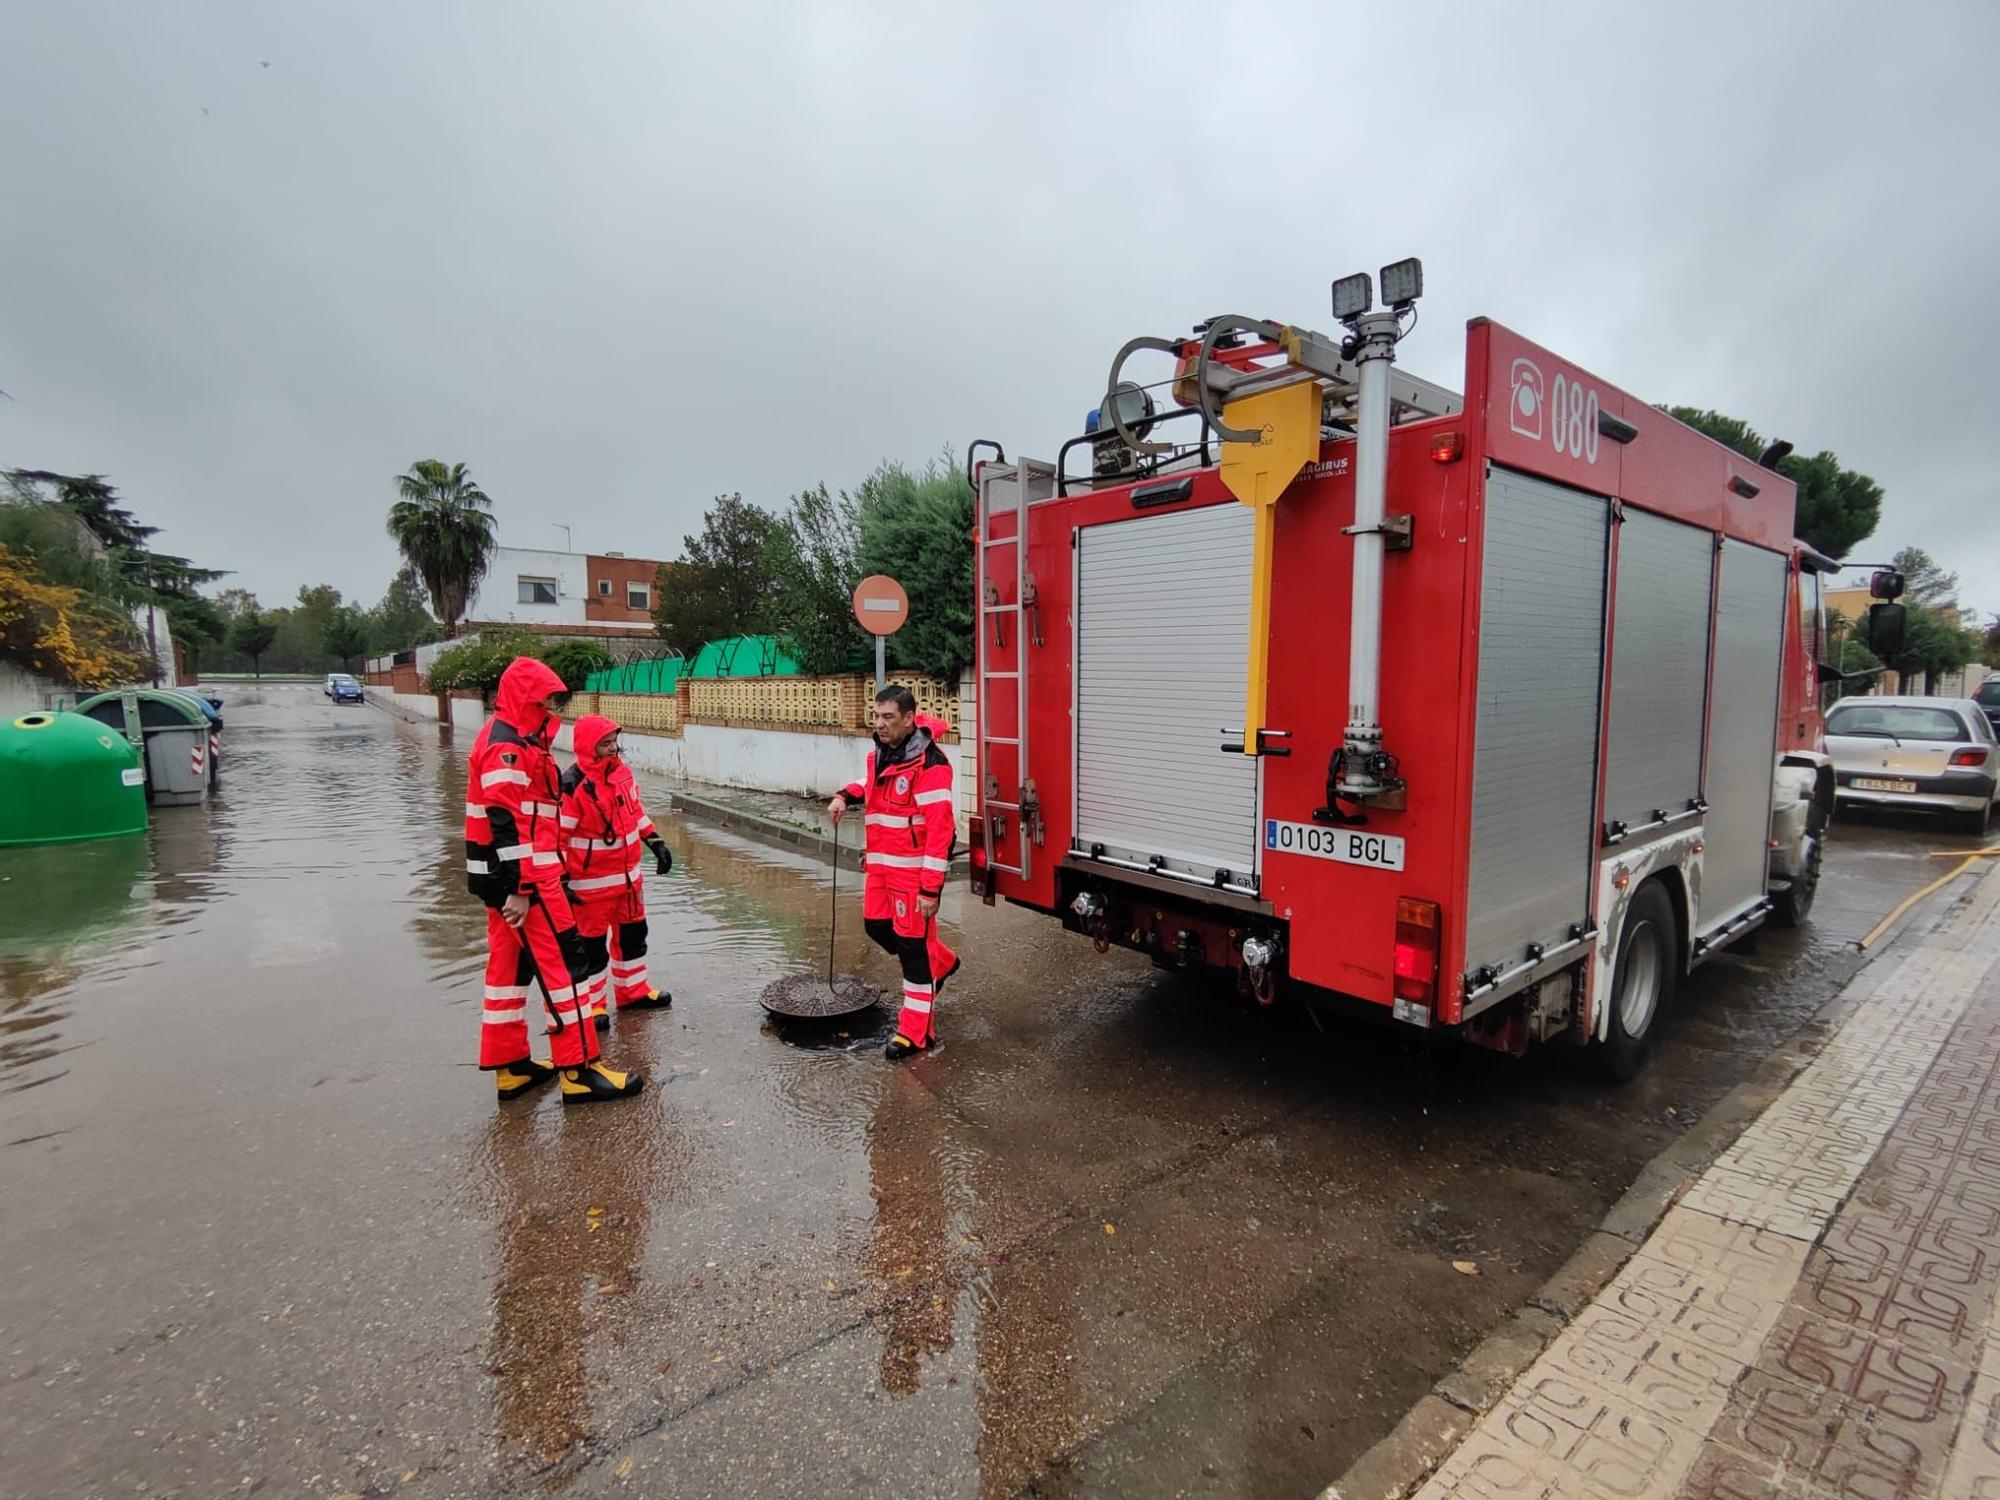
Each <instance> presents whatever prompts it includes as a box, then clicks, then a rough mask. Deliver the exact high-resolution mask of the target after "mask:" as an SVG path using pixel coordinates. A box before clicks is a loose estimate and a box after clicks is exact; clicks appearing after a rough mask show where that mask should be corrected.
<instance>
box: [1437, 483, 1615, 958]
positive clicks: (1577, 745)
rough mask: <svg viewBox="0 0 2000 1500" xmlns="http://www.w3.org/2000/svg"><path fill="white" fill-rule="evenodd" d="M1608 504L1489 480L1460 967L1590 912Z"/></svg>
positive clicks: (1560, 936)
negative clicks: (1468, 868)
mask: <svg viewBox="0 0 2000 1500" xmlns="http://www.w3.org/2000/svg"><path fill="white" fill-rule="evenodd" d="M1609 525H1610V507H1609V505H1608V504H1607V502H1605V501H1604V500H1601V499H1599V498H1597V497H1596V496H1593V495H1586V494H1583V493H1581V492H1579V491H1576V490H1570V489H1565V488H1563V487H1562V486H1560V485H1553V484H1547V483H1544V482H1542V481H1541V480H1536V479H1528V478H1526V477H1524V476H1522V475H1519V474H1514V473H1510V472H1508V471H1506V470H1503V469H1495V470H1494V471H1493V472H1492V474H1491V475H1490V476H1489V477H1488V479H1487V482H1486V537H1485V546H1484V567H1483V570H1482V573H1483V583H1482V588H1481V596H1480V604H1479V621H1480V626H1479V691H1478V710H1477V713H1478V718H1477V723H1476V725H1475V728H1474V757H1475V759H1474V766H1473V786H1472V850H1471V874H1470V878H1469V880H1468V888H1467V892H1466V908H1465V909H1466V964H1467V966H1468V968H1469V969H1473V970H1477V969H1480V968H1482V967H1488V966H1490V967H1492V968H1494V969H1497V970H1503V971H1504V970H1507V969H1510V968H1512V967H1514V966H1515V965H1517V964H1519V963H1520V962H1521V961H1522V960H1523V958H1524V957H1525V956H1526V954H1527V951H1528V945H1529V944H1531V943H1538V944H1541V945H1542V946H1543V947H1544V948H1555V947H1558V946H1559V945H1561V944H1563V943H1565V942H1567V941H1568V940H1569V932H1570V928H1571V926H1572V925H1573V924H1575V923H1577V922H1580V921H1582V920H1584V917H1585V915H1586V914H1587V913H1588V911H1589V909H1590V877H1591V870H1592V865H1593V862H1592V859H1591V852H1592V849H1593V847H1594V844H1595V839H1594V837H1593V835H1594V833H1595V828H1594V815H1595V806H1596V801H1597V796H1596V790H1597V736H1598V698H1599V684H1600V682H1601V680H1602V674H1603V653H1604V559H1605V544H1606V533H1607V530H1608V528H1609Z"/></svg>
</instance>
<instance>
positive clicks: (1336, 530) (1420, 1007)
mask: <svg viewBox="0 0 2000 1500" xmlns="http://www.w3.org/2000/svg"><path fill="white" fill-rule="evenodd" d="M1420 291H1421V268H1420V267H1419V266H1418V265H1417V263H1416V262H1414V261H1406V262H1399V263H1398V264H1396V265H1394V266H1390V267H1385V268H1384V271H1383V296H1384V301H1385V302H1386V303H1388V304H1389V305H1388V306H1386V307H1384V308H1381V309H1379V310H1377V309H1375V308H1374V307H1373V306H1372V303H1373V289H1372V286H1371V285H1370V283H1369V279H1368V278H1367V277H1366V276H1361V277H1349V278H1346V279H1345V280H1343V281H1342V282H1338V283H1336V284H1335V289H1334V292H1335V294H1334V312H1335V315H1336V316H1337V317H1338V318H1340V319H1341V321H1342V322H1343V323H1344V324H1345V325H1346V333H1345V335H1344V336H1342V337H1339V338H1329V337H1327V336H1325V335H1322V334H1318V333H1314V332H1311V331H1309V330H1306V329H1302V328H1297V327H1293V326H1290V325H1284V324H1276V323H1271V322H1266V321H1263V320H1257V319H1249V318H1240V317H1224V318H1216V319H1211V320H1209V321H1208V322H1206V323H1204V324H1202V325H1199V326H1198V327H1197V329H1196V332H1195V334H1194V336H1192V337H1189V338H1186V339H1134V340H1132V341H1131V342H1130V343H1129V344H1127V345H1126V347H1125V348H1124V349H1123V350H1121V351H1120V353H1119V355H1118V358H1117V359H1116V360H1115V361H1114V363H1113V365H1112V370H1111V378H1110V380H1109V382H1108V389H1107V392H1106V395H1105V398H1104V401H1103V403H1102V405H1101V406H1100V407H1099V408H1098V411H1097V412H1095V413H1093V414H1092V415H1093V423H1092V429H1091V430H1090V431H1089V432H1087V433H1086V434H1084V435H1083V436H1081V437H1079V438H1076V439H1073V440H1072V441H1071V442H1070V443H1068V444H1066V445H1065V446H1064V448H1063V449H1062V451H1061V452H1060V453H1059V454H1058V456H1057V458H1056V460H1055V461H1053V462H1037V461H1033V460H1017V461H1013V462H1009V461H1007V460H1006V458H1005V455H1004V453H1001V452H1000V450H999V449H998V447H997V445H993V444H975V445H974V456H975V458H976V456H977V455H978V454H979V452H980V451H981V450H982V449H992V450H993V452H994V454H995V455H996V456H994V457H991V458H987V459H984V460H981V461H976V462H969V464H968V477H969V478H970V479H971V481H972V483H973V486H974V489H975V490H976V492H977V494H978V532H977V547H978V558H977V571H976V577H977V590H978V601H977V605H978V621H979V644H978V653H977V654H978V698H977V703H976V705H975V713H976V719H977V735H976V745H977V756H978V766H977V769H978V778H979V784H980V789H981V795H980V809H979V819H978V822H977V823H976V825H975V826H974V827H973V829H972V831H971V832H972V852H973V880H974V882H975V885H976V887H977V888H978V889H979V890H980V892H981V894H983V895H984V896H985V898H986V899H987V900H988V901H991V900H993V899H995V898H999V897H1004V898H1005V899H1007V900H1008V901H1011V902H1014V903H1017V904H1019V905H1022V906H1026V907H1032V908H1035V909H1037V910H1040V911H1044V912H1047V913H1049V914H1051V915H1054V916H1057V917H1059V918H1061V919H1062V920H1063V921H1064V922H1065V923H1066V924H1067V925H1069V926H1070V927H1072V928H1073V929H1075V930H1077V931H1079V932H1082V933H1084V934H1087V935H1089V936H1091V937H1093V938H1094V939H1096V941H1097V944H1098V946H1099V948H1100V950H1102V949H1104V948H1106V947H1108V946H1109V945H1112V944H1117V945H1119V946H1122V947H1128V948H1133V949H1136V950H1138V951H1141V952H1145V953H1148V954H1150V955H1152V957H1153V958H1154V959H1155V961H1157V962H1159V963H1162V964H1167V965H1173V966H1179V967H1186V968H1207V969H1216V970H1233V971H1235V972H1236V974H1237V976H1238V980H1239V982H1240V983H1241V984H1242V985H1243V986H1244V987H1246V988H1247V989H1249V990H1250V991H1252V992H1253V993H1255V994H1256V995H1257V996H1258V997H1259V998H1260V999H1264V1000H1269V999H1271V998H1273V997H1274V996H1275V995H1276V994H1277V993H1278V992H1279V990H1280V989H1282V988H1286V987H1290V988H1294V989H1299V990H1302V991H1304V992H1306V993H1307V994H1309V995H1310V996H1311V997H1312V998H1315V999H1320V1000H1325V999H1328V998H1332V997H1347V998H1348V999H1350V1000H1352V1001H1358V1002H1361V1003H1363V1004H1365V1005H1373V1006H1380V1007H1383V1008H1384V1009H1386V1010H1389V1011H1391V1012H1392V1013H1393V1015H1394V1017H1395V1018H1396V1019H1398V1020H1400V1021H1404V1022H1408V1023H1411V1024H1414V1025H1418V1026H1424V1027H1430V1028H1435V1029H1438V1030H1442V1031H1448V1032H1451V1033H1453V1034H1456V1035H1460V1036H1462V1037H1464V1038H1466V1039H1468V1040H1471V1041H1474V1042H1478V1043H1480V1044H1482V1045H1486V1046H1492V1047H1498V1048H1502V1049H1506V1050H1510V1051H1519V1050H1522V1049H1524V1048H1525V1047H1526V1045H1527V1044H1528V1042H1529V1041H1531V1040H1534V1039H1538V1038H1546V1037H1551V1036H1566V1037H1569V1038H1570V1039H1572V1040H1574V1041H1577V1042H1594V1043H1597V1044H1599V1046H1600V1047H1601V1049H1602V1055H1603V1060H1604V1062H1605V1064H1606V1066H1607V1067H1608V1068H1609V1069H1610V1071H1612V1072H1613V1073H1614V1074H1616V1075H1618V1076H1630V1075H1631V1074H1632V1073H1634V1072H1636V1071H1637V1070H1638V1068H1639V1067H1640V1066H1642V1065H1643V1063H1644V1062H1645V1060H1646V1058H1647V1056H1648V1055H1649V1053H1650V1051H1651V1048H1652V1045H1653V1042H1654V1039H1655V1036H1656V1034H1657V1025H1656V1023H1657V1020H1658V1017H1659V1014H1660V1012H1661V1009H1662V1008H1663V1006H1664V1005H1665V1004H1666V1003H1668V1002H1669V1001H1670V999H1671V997H1672V994H1673V990H1674V986H1675V982H1676V979H1677V977H1678V976H1679V975H1680V974H1682V973H1684V972H1685V971H1686V970H1687V969H1689V968H1691V967H1692V966H1694V965H1696V964H1699V963H1700V962H1702V960H1704V959H1705V958H1707V957H1709V956H1710V955H1712V954H1713V953H1715V952H1717V951H1718V950H1719V949H1721V948H1722V947H1723V946H1725V945H1726V944H1728V943H1730V942H1732V941H1734V940H1735V939H1737V938H1739V937H1742V936H1743V935H1744V934H1746V933H1748V932H1750V931H1752V930H1753V929H1754V928H1756V927H1757V926H1758V925H1760V924H1761V923H1763V922H1765V921H1766V920H1769V919H1772V918H1776V919H1778V920H1780V921H1783V922H1797V921H1798V920H1799V919H1800V918H1801V917H1802V916H1803V915H1804V913H1805V910H1806V908H1807V907H1808V906H1809V905H1810V903H1811V900H1812V896H1813V891H1814V887H1815V885H1816V882H1817V877H1818V871H1819V861H1820V842H1821V839H1822V837H1823V835H1824V831H1825V828H1826V824H1827V820H1828V818H1829V817H1830V816H1831V813H1832V807H1833V776H1832V770H1831V766H1830V764H1829V762H1828V759H1827V756H1826V753H1825V746H1824V742H1823V735H1822V729H1821V719H1820V713H1819V690H1818V667H1817V655H1818V648H1819V640H1820V635H1821V619H1822V616H1821V611H1820V578H1821V575H1823V574H1824V573H1826V572H1829V571H1831V570H1832V569H1833V567H1834V564H1833V563H1832V562H1830V561H1829V560H1828V559H1825V558H1823V557H1820V556H1819V555H1818V554H1816V553H1814V552H1813V551H1812V550H1811V549H1810V548H1808V547H1806V546H1804V545H1802V544H1800V543H1798V542H1796V541H1794V540H1793V538H1792V525H1793V512H1794V508H1795V503H1796V496H1795V492H1794V487H1793V485H1792V484H1791V482H1790V481H1789V480H1787V479H1785V478H1784V477H1783V476H1782V475H1780V474H1779V473H1777V472H1776V471H1775V470H1774V469H1772V468H1767V467H1763V466H1761V465H1759V464H1758V463H1755V462H1753V461H1751V460H1748V459H1746V458H1744V457H1743V456H1742V455H1740V454H1737V453H1735V452H1733V451H1731V450H1729V449H1727V448H1725V447H1723V446H1721V445H1720V444H1718V443H1715V442H1712V441H1711V440H1709V439H1708V438H1707V437H1705V436H1703V435H1702V434H1700V433H1698V432H1695V431H1694V430H1693V429H1691V428H1689V427H1686V426H1684V425H1683V424H1681V423H1678V422H1676V421H1674V420H1673V419H1672V418H1671V417H1668V416H1667V415H1666V414H1665V413H1663V412H1660V411H1657V410H1655V409H1653V408H1652V407H1650V406H1648V405H1647V404H1646V403H1644V402H1642V401H1640V400H1638V399H1636V398H1634V397H1632V396H1629V395H1627V394H1626V393H1624V392H1623V391H1620V390H1618V389H1617V388H1616V387H1614V386H1612V385H1609V384H1608V383H1606V382H1605V381H1603V380H1600V379H1599V378H1598V377H1596V376H1594V375H1592V374H1590V373H1589V372H1587V371H1584V370H1581V369H1579V368H1577V367H1576V366H1575V365H1572V364H1570V363H1569V362H1568V361H1566V360H1563V359H1561V358H1559V357H1558V356H1556V355H1554V354H1552V353H1550V352H1549V351H1548V350H1546V349H1543V348H1541V347H1539V346H1537V345H1535V344H1532V343H1530V342H1528V341H1527V340H1526V339H1524V338H1522V337H1521V336H1520V335H1518V334H1515V333H1513V332H1510V331H1509V330H1507V329H1505V328H1503V327H1501V326H1499V325H1498V324H1496V323H1493V322H1490V321H1488V320H1486V319H1483V318H1482V319H1475V320H1474V321H1473V322H1472V323H1471V324H1470V325H1469V326H1468V329H1467V337H1466V364H1465V393H1464V396H1463V397H1462V398H1461V397H1460V396H1459V395H1457V394H1456V393H1454V392H1451V391H1448V390H1445V389H1444V388H1442V387H1439V386H1435V385H1431V384H1430V383H1428V382H1425V381H1421V380H1417V379H1414V378H1412V377H1410V376H1407V375H1405V374H1404V373H1403V372H1401V371H1399V370H1397V369H1396V368H1395V364H1394V359H1395V350H1396V343H1397V339H1398V338H1399V337H1400V335H1401V332H1402V331H1403V330H1404V328H1405V327H1406V325H1407V323H1408V321H1409V319H1410V317H1411V314H1412V310H1413V305H1414V303H1415V301H1416V299H1417V296H1418V295H1419V293H1420ZM1144 351H1152V352H1155V353H1158V354H1163V355H1166V356H1168V357H1169V358H1171V360H1172V361H1173V364H1172V366H1171V374H1169V375H1168V376H1166V377H1165V378H1164V379H1162V380H1161V381H1159V382H1158V383H1157V384H1156V385H1155V386H1143V385H1139V384H1134V383H1132V382H1129V381H1127V380H1125V379H1124V373H1123V372H1124V368H1125V366H1126V364H1127V362H1128V360H1129V359H1130V357H1131V356H1132V355H1134V354H1135V353H1139V352H1144ZM1159 388H1164V389H1167V390H1170V391H1171V393H1172V399H1173V402H1174V403H1176V405H1175V406H1174V407H1173V408H1172V409H1167V410H1164V411H1162V410H1160V409H1158V408H1156V406H1155V403H1154V400H1153V397H1152V391H1153V390H1154V389H1159ZM1173 436H1179V437H1180V439H1181V441H1179V442H1175V441H1172V440H1171V438H1172V437H1173ZM1079 449H1085V450H1088V455H1089V460H1090V462H1089V472H1088V473H1087V474H1082V475H1079V476H1072V475H1071V474H1070V473H1069V472H1068V471H1069V469H1070V468H1071V467H1073V466H1074V465H1073V462H1072V458H1073V455H1075V454H1076V452H1077V450H1079Z"/></svg>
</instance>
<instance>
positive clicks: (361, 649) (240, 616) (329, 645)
mask: <svg viewBox="0 0 2000 1500" xmlns="http://www.w3.org/2000/svg"><path fill="white" fill-rule="evenodd" d="M215 605H216V609H217V611H218V613H219V614H220V615H221V616H222V618H223V621H224V622H225V626H224V629H225V634H224V638H223V639H222V640H221V641H220V642H218V643H216V644H214V645H212V646H209V647H205V648H204V650H203V655H202V662H201V665H202V666H203V667H204V668H206V669H207V670H208V671H210V672H249V673H252V674H253V675H257V676H261V675H262V674H263V673H265V672H280V673H284V672H293V673H296V672H309V673H312V674H314V675H315V676H317V675H318V674H320V673H322V672H358V671H359V670H360V669H361V665H362V663H363V662H365V661H366V660H367V659H368V658H369V657H371V656H381V655H387V654H388V653H390V652H392V651H403V650H407V649H408V648H409V647H411V646H422V645H425V644H427V643H429V642H431V641H435V640H440V639H442V638H443V636H444V628H443V627H442V626H441V625H439V624H438V622H437V621H436V620H435V619H434V618H433V617H432V616H431V613H430V611H429V610H427V609H426V608H425V607H424V590H423V586H422V585H421V584H420V583H418V582H417V580H416V577H415V576H414V575H413V574H412V573H411V572H410V570H409V569H407V568H404V569H401V570H399V571H398V572H397V573H396V575H395V576H394V577H393V578H391V579H390V580H389V586H388V587H387V588H386V589H384V590H383V592H382V597H381V598H380V599H379V600H378V601H376V603H375V604H373V605H372V606H367V607H363V606H362V605H360V604H358V603H352V602H349V601H347V600H345V599H343V598H341V595H340V590H339V589H337V588H335V587H334V586H333V585H332V584H329V583H314V584H307V585H304V586H303V587H301V588H300V589H299V592H298V597H297V598H296V599H295V600H294V601H293V602H292V603H291V604H288V605H278V606H275V607H272V608H266V607H265V606H264V605H263V604H262V603H261V602H260V601H259V600H258V598H257V596H256V595H255V594H253V593H251V592H250V591H249V590H248V589H240V588H229V589H224V590H222V592H221V593H220V594H218V595H217V596H216V600H215Z"/></svg>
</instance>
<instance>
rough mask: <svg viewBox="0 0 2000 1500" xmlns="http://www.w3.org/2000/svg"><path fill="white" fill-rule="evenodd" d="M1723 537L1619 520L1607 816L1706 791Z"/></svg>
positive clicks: (1676, 806)
mask: <svg viewBox="0 0 2000 1500" xmlns="http://www.w3.org/2000/svg"><path fill="white" fill-rule="evenodd" d="M1714 565H1715V538H1714V536H1713V535H1711V534H1710V533H1709V532H1706V531H1703V530H1701V529H1700V528H1699V527H1695V526H1687V525H1683V524H1682V523H1681V522H1678V521H1669V520H1666V519H1664V518H1663V517H1660V516H1655V515H1650V514H1648V513H1647V512H1645V511H1639V510H1627V511H1626V512H1625V520H1624V522H1623V524H1622V525H1620V527H1619V528H1618V592H1617V597H1616V600H1615V602H1614V604H1613V612H1614V614H1615V616H1616V619H1617V626H1616V629H1615V630H1614V631H1613V632H1612V637H1611V639H1612V646H1611V739H1610V744H1609V746H1608V749H1607V758H1608V760H1609V764H1608V766H1607V768H1606V777H1607V783H1606V789H1605V798H1604V820H1605V822H1607V823H1614V822H1616V823H1623V824H1625V825H1626V826H1627V827H1629V828H1637V827H1640V826H1641V825H1643V824H1647V823H1651V822H1654V821H1656V818H1655V814H1656V813H1660V812H1665V813H1668V814H1674V813H1680V812H1683V811H1685V810H1686V808H1687V806H1688V803H1689V801H1690V800H1691V799H1693V798H1697V797H1699V796H1700V795H1701V742H1702V709H1703V705H1704V704H1705V703H1706V702H1707V701H1708V623H1709V581H1710V572H1711V570H1712V569H1713V567H1714Z"/></svg>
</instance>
